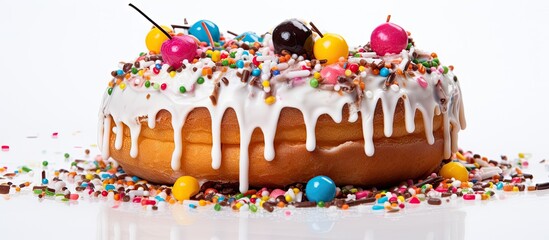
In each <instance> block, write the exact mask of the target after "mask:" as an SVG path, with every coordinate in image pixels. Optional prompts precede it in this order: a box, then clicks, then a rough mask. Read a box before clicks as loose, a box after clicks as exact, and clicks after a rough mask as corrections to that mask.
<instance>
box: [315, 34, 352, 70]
mask: <svg viewBox="0 0 549 240" xmlns="http://www.w3.org/2000/svg"><path fill="white" fill-rule="evenodd" d="M314 54H315V58H316V59H326V60H327V62H326V64H332V63H336V62H338V61H339V58H340V57H344V58H347V56H348V55H349V45H347V42H346V41H345V39H343V37H342V36H340V35H337V34H333V33H325V34H324V35H323V36H322V38H320V39H318V40H316V42H315V45H314Z"/></svg>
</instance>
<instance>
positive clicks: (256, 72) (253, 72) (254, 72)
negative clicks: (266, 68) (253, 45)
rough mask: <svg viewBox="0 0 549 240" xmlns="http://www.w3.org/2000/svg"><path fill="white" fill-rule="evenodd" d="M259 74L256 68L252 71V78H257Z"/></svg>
mask: <svg viewBox="0 0 549 240" xmlns="http://www.w3.org/2000/svg"><path fill="white" fill-rule="evenodd" d="M260 74H261V70H259V68H256V69H254V70H252V76H256V77H257V76H259V75H260Z"/></svg>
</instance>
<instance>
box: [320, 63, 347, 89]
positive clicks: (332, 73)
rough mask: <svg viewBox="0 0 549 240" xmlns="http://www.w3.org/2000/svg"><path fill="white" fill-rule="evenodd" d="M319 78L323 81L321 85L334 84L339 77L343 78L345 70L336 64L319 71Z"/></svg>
mask: <svg viewBox="0 0 549 240" xmlns="http://www.w3.org/2000/svg"><path fill="white" fill-rule="evenodd" d="M320 76H322V78H323V79H324V81H323V83H326V84H336V83H337V78H338V77H339V76H345V69H344V68H342V67H340V66H339V64H337V63H336V64H332V65H329V66H326V67H325V68H323V69H322V70H321V71H320Z"/></svg>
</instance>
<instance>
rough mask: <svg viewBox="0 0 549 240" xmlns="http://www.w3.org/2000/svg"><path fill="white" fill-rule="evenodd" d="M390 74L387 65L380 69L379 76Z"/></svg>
mask: <svg viewBox="0 0 549 240" xmlns="http://www.w3.org/2000/svg"><path fill="white" fill-rule="evenodd" d="M389 74H390V72H389V69H387V68H385V67H384V68H382V69H380V70H379V76H382V77H387V76H389Z"/></svg>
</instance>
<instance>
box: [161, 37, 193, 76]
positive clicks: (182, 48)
mask: <svg viewBox="0 0 549 240" xmlns="http://www.w3.org/2000/svg"><path fill="white" fill-rule="evenodd" d="M196 49H197V45H196V42H195V41H194V38H192V37H189V36H187V35H183V36H174V37H172V39H169V40H166V41H165V42H164V43H163V44H162V48H161V49H160V51H161V52H162V59H163V60H164V61H165V62H166V63H168V64H169V65H170V66H172V67H174V68H178V67H181V65H182V62H183V60H185V59H187V60H188V61H189V62H191V61H192V60H193V59H194V57H195V56H196V52H197V51H196Z"/></svg>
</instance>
